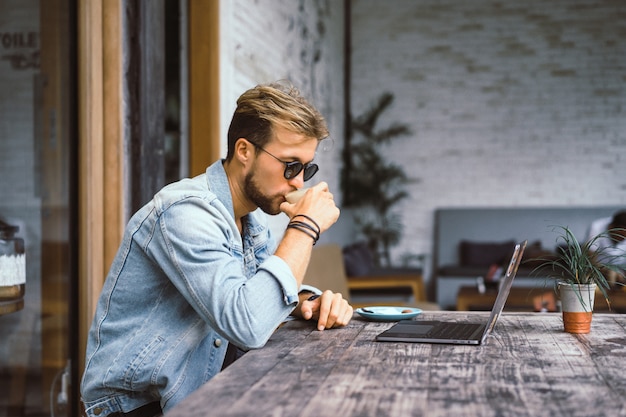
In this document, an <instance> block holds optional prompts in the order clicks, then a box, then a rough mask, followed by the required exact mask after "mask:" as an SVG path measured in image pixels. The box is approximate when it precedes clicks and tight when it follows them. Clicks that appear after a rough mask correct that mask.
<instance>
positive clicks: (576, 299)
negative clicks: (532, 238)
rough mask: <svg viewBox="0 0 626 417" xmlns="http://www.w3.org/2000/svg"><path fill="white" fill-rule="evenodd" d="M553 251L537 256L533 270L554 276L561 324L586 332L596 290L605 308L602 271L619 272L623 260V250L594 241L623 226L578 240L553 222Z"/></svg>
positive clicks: (625, 259) (606, 292)
mask: <svg viewBox="0 0 626 417" xmlns="http://www.w3.org/2000/svg"><path fill="white" fill-rule="evenodd" d="M555 231H557V232H558V233H559V236H558V238H557V243H558V250H557V253H556V254H554V255H552V256H550V257H544V258H539V259H538V260H540V261H543V262H541V263H540V265H539V266H538V267H536V268H535V269H534V271H533V272H535V273H540V274H541V275H543V276H547V277H548V278H553V279H555V290H556V292H557V294H558V295H559V297H560V299H561V309H562V311H563V326H564V328H565V331H566V332H569V333H589V330H590V327H591V318H592V312H593V306H594V301H595V293H596V291H599V292H600V293H601V294H602V296H603V297H604V299H605V300H606V302H607V304H608V306H609V309H610V307H611V304H610V300H609V290H610V284H609V281H608V280H607V279H606V275H605V274H606V273H607V272H609V271H615V272H617V273H620V271H621V270H623V268H624V264H626V253H617V254H616V253H609V252H608V250H607V249H608V248H606V247H601V246H599V245H598V243H599V241H600V240H601V239H605V238H609V239H614V238H616V237H618V236H620V235H621V233H622V231H623V229H610V230H608V231H606V232H602V233H599V234H597V235H595V236H593V237H591V238H589V239H588V240H587V241H585V242H584V243H580V242H579V241H578V240H577V239H576V236H574V234H573V233H572V231H571V230H570V229H569V228H568V227H564V226H556V227H555Z"/></svg>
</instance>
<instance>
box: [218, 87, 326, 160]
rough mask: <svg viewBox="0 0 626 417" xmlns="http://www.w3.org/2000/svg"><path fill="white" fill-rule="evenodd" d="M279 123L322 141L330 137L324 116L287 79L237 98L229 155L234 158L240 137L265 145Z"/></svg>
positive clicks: (229, 142) (230, 132)
mask: <svg viewBox="0 0 626 417" xmlns="http://www.w3.org/2000/svg"><path fill="white" fill-rule="evenodd" d="M275 126H280V127H282V128H285V129H287V130H289V131H291V132H295V133H300V134H303V135H305V136H308V137H313V138H316V139H317V140H318V141H321V140H323V139H325V138H326V137H327V136H328V128H327V126H326V121H325V120H324V117H323V116H322V115H321V114H320V112H319V111H318V110H317V109H316V108H315V107H313V105H312V104H311V103H309V102H308V101H307V100H306V99H305V98H304V97H302V96H301V95H300V92H299V91H298V89H297V88H295V87H294V86H293V85H291V84H290V83H285V82H280V83H271V84H264V85H257V86H256V87H254V88H252V89H250V90H248V91H246V92H245V93H243V94H242V95H241V96H240V97H239V99H238V100H237V108H236V109H235V113H234V114H233V118H232V121H231V123H230V127H229V129H228V155H227V157H226V158H227V159H229V160H230V159H231V158H232V156H233V152H234V147H235V143H236V142H237V140H238V139H239V138H246V139H248V140H249V141H250V142H252V143H254V144H256V145H258V146H264V145H265V144H266V143H267V142H268V141H269V140H270V139H271V138H272V132H273V131H272V129H273V128H274V127H275Z"/></svg>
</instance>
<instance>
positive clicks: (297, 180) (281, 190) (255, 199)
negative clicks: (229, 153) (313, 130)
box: [244, 127, 317, 214]
mask: <svg viewBox="0 0 626 417" xmlns="http://www.w3.org/2000/svg"><path fill="white" fill-rule="evenodd" d="M263 149H265V150H266V151H267V152H269V153H270V154H271V155H274V157H272V156H271V155H270V154H268V153H267V152H263V151H262V150H261V149H258V148H257V149H256V156H255V160H254V162H253V164H252V167H251V169H250V171H249V172H248V173H247V174H246V176H245V178H244V191H245V193H246V196H247V197H248V199H249V200H250V201H251V202H252V203H254V204H255V205H256V206H257V207H259V208H261V210H263V211H264V212H265V213H268V214H278V213H280V205H281V203H283V202H284V201H285V195H286V194H287V193H289V192H291V191H293V190H296V189H299V188H302V187H303V185H304V171H301V172H300V173H299V174H298V175H296V176H295V177H293V178H291V179H286V178H285V176H284V172H285V164H284V163H282V162H280V161H278V160H277V159H276V158H278V159H280V160H281V161H285V162H292V161H299V162H302V163H304V164H306V163H308V162H311V161H312V160H313V157H314V156H315V150H316V149H317V139H315V138H310V137H307V136H304V135H302V134H298V133H293V132H290V131H288V130H286V129H284V128H281V127H277V128H275V129H274V138H273V139H272V140H270V141H269V142H268V143H267V144H266V145H265V146H263Z"/></svg>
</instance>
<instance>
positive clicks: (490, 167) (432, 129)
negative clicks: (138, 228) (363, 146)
mask: <svg viewBox="0 0 626 417" xmlns="http://www.w3.org/2000/svg"><path fill="white" fill-rule="evenodd" d="M352 25H353V27H352V74H351V75H352V83H351V89H352V97H351V100H352V107H353V114H357V115H358V114H361V113H362V112H363V111H364V110H365V109H367V108H368V106H369V105H370V104H371V103H372V102H373V101H374V100H375V98H377V97H378V96H379V95H380V94H381V93H383V92H384V91H390V92H392V93H393V94H394V95H395V102H394V105H393V106H392V108H391V109H390V110H389V111H388V112H387V113H386V114H384V115H383V117H382V119H381V123H382V124H385V123H390V122H401V123H406V124H408V125H409V126H410V127H411V129H412V131H413V135H412V136H411V137H409V138H406V139H398V140H397V141H396V142H394V144H393V145H392V146H391V147H390V148H389V149H388V155H389V157H390V158H394V159H395V160H396V161H397V162H398V163H399V164H401V165H402V166H404V168H405V170H406V172H407V173H409V174H410V175H411V176H412V177H413V178H416V179H418V180H419V182H417V183H415V184H413V185H411V186H410V187H409V188H408V190H409V192H410V194H411V197H410V198H409V199H407V200H405V203H404V204H403V208H404V224H405V230H406V231H405V235H404V238H403V240H402V242H401V244H400V245H399V246H398V247H396V248H395V251H394V254H395V256H396V257H399V256H400V255H401V254H403V253H405V252H412V253H416V252H418V253H419V252H425V253H430V252H431V250H432V249H431V245H432V242H431V240H432V233H433V230H432V228H433V214H434V209H435V208H437V207H443V206H503V207H504V206H567V205H581V206H585V205H596V204H598V205H610V204H616V205H618V204H624V205H625V206H626V87H625V82H626V58H624V57H625V56H626V46H625V45H626V2H623V1H621V0H606V1H591V0H552V1H550V2H546V1H541V0H526V1H524V2H517V1H504V2H503V1H495V0H474V1H464V0H420V1H416V0H393V1H378V0H353V1H352Z"/></svg>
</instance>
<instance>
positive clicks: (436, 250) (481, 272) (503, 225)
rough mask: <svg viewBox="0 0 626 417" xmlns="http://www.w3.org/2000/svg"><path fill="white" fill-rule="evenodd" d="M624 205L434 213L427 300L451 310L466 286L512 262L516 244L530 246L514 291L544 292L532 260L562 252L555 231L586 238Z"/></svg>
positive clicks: (477, 208)
mask: <svg viewBox="0 0 626 417" xmlns="http://www.w3.org/2000/svg"><path fill="white" fill-rule="evenodd" d="M622 209H624V207H621V206H596V207H513V208H491V207H490V208H480V207H473V208H439V209H437V210H436V211H435V225H434V238H433V256H432V268H431V271H432V277H431V278H430V280H429V286H428V292H429V298H430V299H434V300H436V301H437V303H438V304H439V305H440V306H441V308H444V309H453V308H454V306H455V304H456V295H457V293H458V291H459V289H460V287H462V286H468V285H476V282H477V278H478V277H482V278H483V279H485V278H486V277H487V276H488V274H489V273H490V272H493V266H494V265H502V264H504V263H506V262H507V261H508V258H509V257H510V254H511V253H512V250H513V246H514V243H516V242H519V241H523V240H527V241H528V246H527V249H526V253H525V254H524V257H523V259H522V264H521V265H520V269H519V271H518V274H517V277H516V279H515V281H514V286H524V287H540V286H544V285H545V279H544V278H542V277H540V276H536V274H531V272H532V271H533V269H534V268H535V266H536V261H534V262H533V259H536V258H537V257H543V256H546V255H549V254H550V253H554V251H556V250H557V249H558V248H557V246H558V243H559V242H557V237H558V236H557V233H556V232H555V227H556V226H567V227H568V228H569V229H570V230H571V231H572V233H574V235H575V236H576V237H577V238H578V239H579V240H581V239H584V238H585V236H586V234H587V230H588V228H589V225H590V224H591V222H592V221H593V220H596V219H598V218H601V217H607V216H611V215H613V214H614V213H615V212H617V211H619V210H622Z"/></svg>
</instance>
